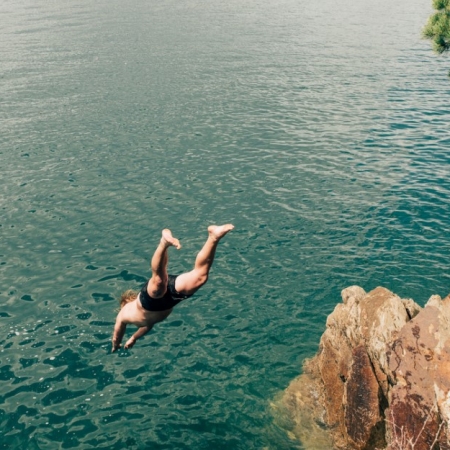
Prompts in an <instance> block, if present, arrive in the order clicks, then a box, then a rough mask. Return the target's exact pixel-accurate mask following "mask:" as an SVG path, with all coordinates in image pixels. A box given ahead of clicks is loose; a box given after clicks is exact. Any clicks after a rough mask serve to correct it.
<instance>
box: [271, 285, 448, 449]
mask: <svg viewBox="0 0 450 450" xmlns="http://www.w3.org/2000/svg"><path fill="white" fill-rule="evenodd" d="M342 300H343V303H341V304H338V305H337V306H336V308H335V310H334V312H333V313H332V314H330V316H329V317H328V320H327V324H326V331H325V332H324V334H323V335H322V338H321V341H320V348H319V351H318V353H317V355H316V356H315V357H314V358H312V359H310V360H308V361H306V362H305V364H304V368H303V373H302V375H300V376H299V377H298V378H296V379H295V380H294V381H292V383H291V384H290V385H289V387H288V388H287V389H286V391H285V392H284V395H283V398H282V400H281V402H280V403H279V406H280V405H281V406H282V407H283V408H284V410H285V411H287V412H288V414H289V416H290V419H291V422H292V423H293V427H292V433H294V434H295V435H296V437H297V438H299V439H300V440H301V441H302V443H303V445H304V447H305V448H306V449H309V450H311V449H318V450H325V449H332V448H334V449H345V450H350V449H352V450H353V449H355V450H363V449H364V450H372V449H374V450H375V449H388V450H412V449H414V450H430V449H434V450H437V449H440V450H450V296H448V297H446V298H445V299H444V300H441V298H440V297H439V296H432V297H431V298H430V299H429V301H428V302H427V304H426V305H425V307H424V308H421V307H420V306H419V305H417V304H416V303H415V302H414V301H412V300H409V299H408V300H405V299H401V298H399V297H398V296H397V295H395V294H393V293H392V292H390V291H389V290H387V289H385V288H382V287H379V288H376V289H374V290H373V291H371V292H369V293H366V292H365V291H364V290H363V289H362V288H360V287H358V286H352V287H350V288H347V289H345V290H344V291H343V292H342Z"/></svg>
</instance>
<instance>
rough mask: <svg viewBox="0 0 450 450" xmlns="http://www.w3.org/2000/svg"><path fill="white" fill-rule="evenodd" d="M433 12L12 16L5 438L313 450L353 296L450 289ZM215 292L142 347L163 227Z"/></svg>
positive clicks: (447, 112) (1, 126)
mask: <svg viewBox="0 0 450 450" xmlns="http://www.w3.org/2000/svg"><path fill="white" fill-rule="evenodd" d="M430 13H431V5H429V4H428V2H426V1H423V0H420V1H419V0H413V1H409V2H406V1H404V0H401V1H398V2H396V3H395V4H392V2H388V1H387V0H381V1H379V2H369V1H367V0H364V1H362V2H349V1H339V2H331V1H330V0H325V1H324V2H320V4H318V3H317V2H311V1H306V0H298V1H293V0H279V1H269V2H260V1H257V0H249V1H246V2H238V1H234V0H232V1H230V2H225V3H224V2H218V1H210V2H202V1H195V0H186V1H182V2H179V1H177V2H175V1H170V0H164V1H159V2H156V1H153V0H152V1H143V0H136V1H134V2H119V1H117V0H112V1H104V0H99V1H97V2H92V1H88V0H74V1H72V2H70V3H62V4H61V3H55V2H44V1H43V0H34V1H31V0H21V1H15V2H12V1H5V2H3V3H2V5H0V14H1V17H2V27H1V29H0V99H1V100H0V101H1V103H0V104H1V108H0V131H1V132H0V161H1V167H2V172H1V173H2V183H1V191H0V205H1V216H0V232H1V247H0V270H1V286H2V287H1V292H0V297H1V303H0V305H1V306H0V324H1V331H2V333H1V336H2V338H1V340H0V342H1V350H0V352H1V353H0V433H1V434H0V448H5V449H27V450H28V449H33V448H35V449H54V448H65V449H66V448H77V449H78V448H82V449H90V448H92V449H102V448H105V449H106V448H108V449H123V448H129V449H144V448H152V449H153V448H161V449H164V448H167V449H174V448H177V449H183V448H186V449H194V448H195V449H213V448H216V449H217V448H223V449H228V448H233V449H248V448H270V449H295V448H301V447H300V445H299V444H298V443H296V442H294V441H291V440H290V439H289V437H288V435H287V434H286V433H285V431H284V430H282V429H280V428H278V427H277V426H276V425H275V424H274V423H273V416H272V412H271V408H270V402H271V401H272V399H273V398H274V397H275V396H276V395H277V393H279V392H280V391H281V390H282V389H284V388H285V387H286V386H287V385H288V383H289V381H290V380H291V379H292V378H294V377H295V376H296V375H298V374H299V372H300V370H301V363H302V361H303V359H304V358H305V357H309V356H312V355H313V354H314V353H315V352H316V350H317V346H318V343H319V339H320V336H321V334H322V332H323V330H324V327H325V320H326V317H327V315H328V314H329V313H330V312H331V311H332V310H333V308H334V307H335V305H336V303H337V302H339V301H340V291H341V290H342V289H343V288H345V287H347V286H349V285H353V284H358V285H360V286H362V287H363V288H364V289H365V290H367V291H369V290H371V289H373V288H375V287H376V286H379V285H383V286H385V287H387V288H388V289H391V290H392V291H394V292H396V293H397V294H399V295H400V296H402V297H411V298H413V299H414V300H416V301H417V302H418V303H420V304H424V303H425V302H426V300H427V299H428V298H429V297H430V296H431V295H432V294H440V295H442V296H445V295H447V294H448V292H449V291H450V289H449V276H448V256H447V255H448V254H449V245H448V238H449V217H450V208H449V197H450V183H449V177H448V175H449V170H448V167H449V162H450V156H449V155H450V153H449V150H450V135H449V131H448V123H449V119H450V108H449V106H448V105H449V104H450V103H449V94H450V85H449V82H448V79H447V77H446V75H447V72H448V65H449V60H448V58H447V59H446V58H445V57H442V58H437V57H435V56H434V55H433V54H432V52H431V50H430V45H429V43H428V42H424V41H422V40H421V39H420V31H421V27H422V26H423V24H424V23H425V21H426V19H427V16H428V15H429V14H430ZM225 222H232V223H234V225H235V227H236V228H235V230H234V231H233V232H232V233H230V234H229V235H228V236H227V237H226V239H224V241H223V242H222V243H221V245H220V248H219V249H218V252H217V258H216V261H215V264H214V268H213V271H212V273H211V279H210V281H209V283H208V284H207V285H206V286H205V287H204V288H203V289H202V290H201V291H200V292H199V293H198V294H197V295H196V296H195V297H194V298H192V299H190V300H189V301H188V302H185V303H184V304H183V303H182V304H181V305H179V306H178V307H177V308H176V309H175V311H174V313H173V314H172V315H171V317H170V318H169V319H168V320H167V321H166V322H163V323H161V324H159V325H157V326H156V327H155V330H154V332H152V333H151V334H149V335H148V336H147V337H145V339H143V340H142V341H140V342H139V343H138V345H136V347H135V348H133V349H132V350H131V351H128V352H119V353H118V354H114V355H110V354H109V349H110V337H111V332H112V327H113V323H114V318H115V311H114V310H115V308H116V307H117V303H116V299H117V297H118V295H119V294H120V293H121V292H122V291H123V290H125V289H128V288H137V287H139V286H140V284H141V283H142V282H143V281H145V279H146V278H147V277H148V275H149V270H148V267H149V259H150V257H151V254H152V252H153V250H154V248H155V246H156V244H157V242H158V239H159V235H160V231H161V229H162V228H164V227H169V228H171V229H172V230H173V233H174V235H176V236H177V237H179V238H180V239H181V241H182V244H183V248H182V250H180V251H179V252H176V251H172V252H171V256H170V257H171V261H170V268H171V272H173V273H177V272H180V271H184V270H188V269H190V267H191V265H192V263H193V259H194V257H195V254H196V252H197V251H198V250H199V248H200V247H201V245H202V244H203V241H204V239H205V238H206V227H207V225H208V224H210V223H225Z"/></svg>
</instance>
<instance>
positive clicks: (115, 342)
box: [112, 313, 127, 352]
mask: <svg viewBox="0 0 450 450" xmlns="http://www.w3.org/2000/svg"><path fill="white" fill-rule="evenodd" d="M126 329H127V324H126V323H125V322H123V321H122V319H121V314H120V313H119V315H118V316H117V319H116V325H115V326H114V334H113V338H112V352H115V351H116V350H118V349H119V348H120V343H121V342H122V339H123V335H124V334H125V330H126Z"/></svg>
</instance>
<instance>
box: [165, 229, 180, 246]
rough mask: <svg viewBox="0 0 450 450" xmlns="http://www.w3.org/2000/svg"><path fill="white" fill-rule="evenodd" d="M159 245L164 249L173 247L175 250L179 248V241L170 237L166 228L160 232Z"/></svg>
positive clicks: (170, 234) (170, 233)
mask: <svg viewBox="0 0 450 450" xmlns="http://www.w3.org/2000/svg"><path fill="white" fill-rule="evenodd" d="M161 244H163V245H164V246H166V247H175V248H176V249H177V250H180V248H181V244H180V241H179V240H178V239H176V238H174V237H173V236H172V232H171V231H170V230H169V229H168V228H165V229H164V230H163V231H162V238H161Z"/></svg>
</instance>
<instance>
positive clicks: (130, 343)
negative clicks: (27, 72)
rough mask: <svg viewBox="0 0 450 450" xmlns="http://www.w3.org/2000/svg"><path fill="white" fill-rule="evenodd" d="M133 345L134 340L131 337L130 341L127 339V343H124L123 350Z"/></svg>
mask: <svg viewBox="0 0 450 450" xmlns="http://www.w3.org/2000/svg"><path fill="white" fill-rule="evenodd" d="M134 344H136V339H135V338H134V337H133V336H131V337H130V339H128V341H127V342H126V344H125V348H126V349H128V348H131V347H133V345H134Z"/></svg>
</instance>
